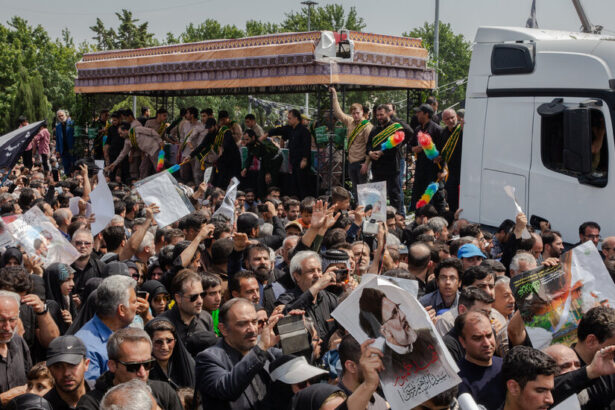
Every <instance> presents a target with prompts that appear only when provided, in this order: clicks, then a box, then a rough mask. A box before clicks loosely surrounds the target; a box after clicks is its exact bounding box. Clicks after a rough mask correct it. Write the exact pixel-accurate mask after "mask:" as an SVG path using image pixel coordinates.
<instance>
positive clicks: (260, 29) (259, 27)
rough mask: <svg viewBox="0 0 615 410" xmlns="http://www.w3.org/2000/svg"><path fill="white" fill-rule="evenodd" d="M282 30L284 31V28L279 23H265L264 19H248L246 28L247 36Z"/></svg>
mask: <svg viewBox="0 0 615 410" xmlns="http://www.w3.org/2000/svg"><path fill="white" fill-rule="evenodd" d="M280 31H282V28H281V27H280V26H279V25H278V24H275V23H269V22H266V23H264V22H262V21H257V20H248V21H246V30H245V35H246V37H252V36H262V35H265V34H273V33H279V32H280Z"/></svg>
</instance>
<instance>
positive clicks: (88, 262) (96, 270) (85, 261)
mask: <svg viewBox="0 0 615 410" xmlns="http://www.w3.org/2000/svg"><path fill="white" fill-rule="evenodd" d="M71 243H72V244H73V246H74V247H75V249H77V251H79V258H77V260H76V261H75V262H73V264H72V265H71V267H72V268H73V269H75V291H74V292H75V294H77V295H81V294H82V293H83V290H84V289H85V282H87V281H88V279H90V278H101V277H103V270H104V266H105V265H104V263H102V262H100V261H99V260H98V259H96V258H93V257H92V251H93V250H94V248H93V246H92V244H93V243H94V237H93V236H92V232H91V231H89V230H87V229H79V230H77V231H76V232H75V233H74V234H73V238H72V240H71Z"/></svg>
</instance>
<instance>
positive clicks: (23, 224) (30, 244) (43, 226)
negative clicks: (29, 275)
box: [7, 206, 79, 268]
mask: <svg viewBox="0 0 615 410" xmlns="http://www.w3.org/2000/svg"><path fill="white" fill-rule="evenodd" d="M7 228H8V230H9V232H10V233H11V235H12V236H13V238H15V240H16V241H17V242H18V243H19V244H20V245H21V246H22V247H23V248H24V249H25V250H26V252H27V253H28V255H36V256H37V257H39V258H41V260H42V261H43V267H45V268H46V267H47V266H49V265H51V264H52V263H54V262H61V263H65V264H67V265H70V264H71V263H73V262H74V261H75V260H77V258H78V257H79V252H78V251H77V249H75V247H74V246H73V245H72V244H71V243H70V242H69V241H68V240H66V238H65V237H64V236H63V235H62V233H61V232H60V231H58V229H57V228H56V227H55V226H54V225H53V224H52V223H51V221H50V220H49V218H47V216H46V215H45V214H44V213H43V211H41V210H40V208H39V207H37V206H33V207H32V208H30V209H29V210H28V212H26V213H25V214H22V215H19V216H18V217H17V218H15V220H13V221H12V222H11V223H8V224H7Z"/></svg>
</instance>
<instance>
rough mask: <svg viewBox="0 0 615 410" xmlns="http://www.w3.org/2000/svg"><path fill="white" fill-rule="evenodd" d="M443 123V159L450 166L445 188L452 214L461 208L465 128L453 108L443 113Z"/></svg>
mask: <svg viewBox="0 0 615 410" xmlns="http://www.w3.org/2000/svg"><path fill="white" fill-rule="evenodd" d="M442 121H444V124H445V125H446V127H445V128H444V129H443V130H442V136H441V138H442V142H443V143H444V146H443V147H442V157H443V160H444V161H445V162H446V164H447V165H448V177H447V179H446V183H445V184H444V188H445V189H446V193H447V195H448V196H447V199H448V206H449V211H450V212H455V211H456V210H457V208H459V183H460V182H461V145H462V142H463V141H462V139H463V126H462V125H461V124H460V123H459V122H458V120H457V113H456V112H455V110H453V109H452V108H447V109H446V110H444V112H442Z"/></svg>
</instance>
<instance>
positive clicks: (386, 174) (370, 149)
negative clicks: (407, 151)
mask: <svg viewBox="0 0 615 410" xmlns="http://www.w3.org/2000/svg"><path fill="white" fill-rule="evenodd" d="M389 116H390V110H389V107H388V106H386V105H385V104H381V105H379V106H378V107H377V108H376V119H377V120H378V126H376V127H374V128H373V129H372V131H371V133H370V134H369V138H368V139H367V144H366V146H365V152H366V153H367V155H368V156H369V158H370V160H371V166H372V175H373V177H374V178H373V179H374V182H380V181H386V183H387V195H388V197H389V200H390V201H391V206H393V207H394V208H395V209H400V207H401V203H402V202H401V191H400V189H399V183H398V182H399V154H398V152H397V151H398V149H399V145H397V146H395V147H393V148H389V149H386V150H384V151H383V150H382V149H381V145H382V143H384V142H386V141H387V140H388V138H389V137H390V136H392V135H394V134H395V132H397V131H401V130H402V126H401V124H399V123H398V122H393V121H391V119H390V117H389Z"/></svg>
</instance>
